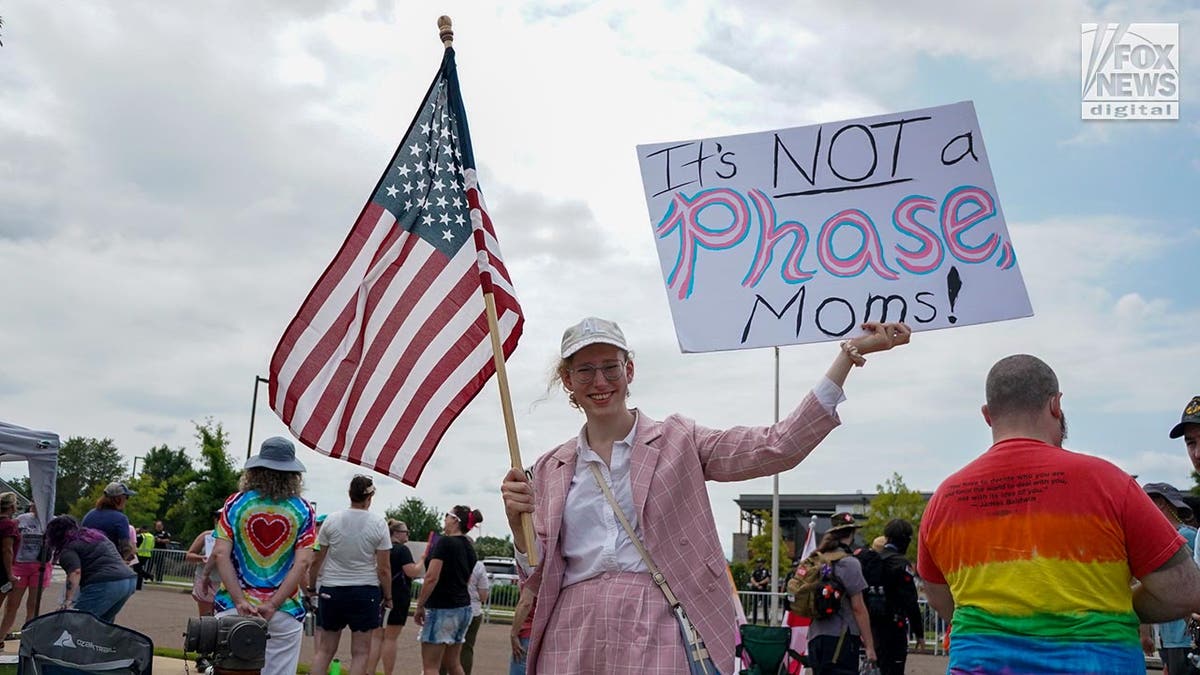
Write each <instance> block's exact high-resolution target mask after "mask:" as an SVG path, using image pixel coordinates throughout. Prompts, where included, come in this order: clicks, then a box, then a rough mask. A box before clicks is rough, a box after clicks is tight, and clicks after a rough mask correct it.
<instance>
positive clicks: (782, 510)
mask: <svg viewBox="0 0 1200 675" xmlns="http://www.w3.org/2000/svg"><path fill="white" fill-rule="evenodd" d="M921 496H922V497H924V498H925V501H929V498H930V497H932V496H933V493H932V492H922V493H921ZM874 498H875V493H874V492H851V493H830V494H792V495H784V494H781V495H779V540H780V543H781V545H782V546H783V548H782V550H781V551H780V554H779V559H780V560H791V559H792V558H794V557H795V556H796V552H797V551H799V550H800V547H801V546H803V545H804V535H805V533H806V532H807V531H808V521H809V518H811V517H812V516H816V517H817V532H818V533H821V532H824V531H825V530H827V529H829V517H830V516H832V515H833V514H835V513H841V512H848V513H853V514H854V515H855V517H856V518H858V519H859V520H866V518H867V509H868V507H869V506H870V505H871V500H872V499H874ZM733 502H734V503H735V504H737V505H738V509H739V513H738V530H737V532H734V533H733V561H732V562H747V559H748V557H749V556H748V552H747V551H748V549H747V545H748V542H749V541H750V537H753V536H756V535H758V534H759V533H761V532H762V531H763V526H764V524H765V523H764V522H763V519H762V518H761V517H760V516H759V515H758V512H760V511H765V512H767V513H770V512H771V495H770V494H757V495H741V496H739V497H738V498H737V499H735V500H733Z"/></svg>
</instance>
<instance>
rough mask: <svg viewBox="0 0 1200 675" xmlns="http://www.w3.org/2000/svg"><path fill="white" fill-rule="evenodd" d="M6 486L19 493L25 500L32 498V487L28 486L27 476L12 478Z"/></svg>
mask: <svg viewBox="0 0 1200 675" xmlns="http://www.w3.org/2000/svg"><path fill="white" fill-rule="evenodd" d="M8 484H9V485H11V486H12V487H13V489H14V490H16V491H17V492H20V493H21V496H22V497H25V498H26V499H32V498H33V486H32V485H30V484H29V476H21V477H20V478H14V479H12V480H10V481H8Z"/></svg>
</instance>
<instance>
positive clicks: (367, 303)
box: [270, 49, 524, 485]
mask: <svg viewBox="0 0 1200 675" xmlns="http://www.w3.org/2000/svg"><path fill="white" fill-rule="evenodd" d="M484 292H492V293H493V297H494V299H495V303H496V312H497V317H498V321H499V327H500V341H501V344H502V347H503V351H504V356H505V357H506V358H507V357H508V356H509V355H511V354H512V352H513V350H514V349H516V346H517V340H518V338H519V337H520V336H521V331H522V327H523V326H524V318H523V316H522V314H521V308H520V305H518V303H517V299H516V293H515V291H514V290H513V286H512V280H511V278H510V277H509V274H508V270H507V269H506V268H505V266H504V262H503V260H502V259H501V257H500V247H499V244H498V242H497V240H496V232H495V230H494V228H493V227H492V223H491V220H490V219H489V218H488V215H487V210H486V209H485V207H484V203H483V196H482V194H481V193H480V190H479V182H478V176H477V174H476V170H475V158H474V154H473V152H472V150H471V139H470V134H469V132H468V129H467V117H466V111H465V109H464V108H463V102H462V95H461V93H460V91H459V86H458V75H457V72H456V70H455V63H454V50H453V49H447V50H446V53H445V57H444V58H443V60H442V65H441V67H440V68H439V69H438V73H437V76H436V77H435V78H434V80H433V84H431V85H430V87H429V91H428V92H426V94H425V99H424V101H423V102H422V104H421V107H420V109H419V110H418V111H417V115H416V117H415V118H414V119H413V122H412V125H411V126H410V127H409V129H408V132H407V133H406V134H405V136H404V140H403V142H402V143H401V144H400V147H399V148H398V149H397V150H396V153H395V155H394V156H393V157H392V161H391V162H390V163H389V164H388V167H387V170H386V171H385V172H384V174H383V177H382V178H381V179H380V180H379V183H378V184H377V185H376V186H375V189H374V191H373V192H372V193H371V197H370V199H369V200H368V201H367V204H366V206H364V207H363V210H362V213H360V214H359V217H358V220H356V221H355V223H354V226H353V227H352V228H351V230H350V234H349V235H348V236H347V237H346V240H345V242H344V243H343V244H342V248H341V250H339V251H338V253H337V256H335V257H334V259H333V261H332V262H331V263H330V264H329V267H327V268H326V269H325V272H324V274H322V275H321V278H320V279H319V280H318V281H317V284H316V286H314V287H313V289H312V291H310V292H309V294H308V297H307V298H306V299H305V301H304V304H303V305H301V307H300V311H299V312H298V313H297V314H296V317H295V318H294V319H292V322H291V324H289V325H288V327H287V330H286V331H284V334H283V337H282V338H280V340H279V345H278V346H277V347H276V348H275V353H274V354H273V355H272V357H271V367H270V396H271V407H272V408H273V409H274V410H275V412H276V413H278V414H279V416H280V418H282V419H283V421H284V422H285V423H286V424H287V425H288V427H289V428H290V429H291V430H292V432H293V433H294V434H295V435H296V436H297V437H298V438H299V439H300V441H301V442H302V443H304V444H305V445H307V446H308V447H310V448H312V449H314V450H317V451H318V452H322V453H324V454H326V455H329V456H330V457H335V458H338V459H343V460H345V461H348V462H351V463H354V464H359V465H362V466H366V467H370V468H372V469H374V470H375V471H378V472H380V473H384V474H388V475H390V476H393V477H395V478H399V479H400V480H401V481H403V482H404V483H406V484H408V485H416V484H417V481H418V480H419V479H420V477H421V472H422V471H423V470H424V468H425V464H426V463H427V462H428V461H429V458H430V456H431V455H432V454H433V451H434V449H435V448H436V447H437V444H438V442H439V441H440V440H441V438H442V436H443V435H444V434H445V433H446V430H447V429H448V428H449V426H450V424H451V423H452V422H453V421H454V420H455V418H457V417H458V415H459V413H461V412H462V411H463V409H464V408H466V406H467V404H468V403H470V402H471V400H472V399H474V398H475V395H476V394H478V393H479V392H480V390H481V389H482V388H483V386H484V384H485V383H486V382H487V380H488V378H490V377H491V376H492V374H493V373H495V370H496V368H495V364H494V363H493V360H492V348H491V342H490V337H489V334H488V323H487V316H486V313H485V309H484V297H483V293H484Z"/></svg>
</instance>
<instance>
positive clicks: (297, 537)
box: [213, 436, 316, 675]
mask: <svg viewBox="0 0 1200 675" xmlns="http://www.w3.org/2000/svg"><path fill="white" fill-rule="evenodd" d="M245 469H246V470H245V471H244V472H243V473H242V480H241V484H240V485H239V486H238V487H239V492H238V493H237V494H234V495H233V496H232V497H230V498H229V499H228V500H226V502H225V506H224V508H222V509H221V513H220V516H219V519H218V521H217V528H216V531H215V533H214V534H215V536H216V542H215V543H214V545H213V555H214V556H215V557H216V560H217V569H218V570H219V571H220V573H221V583H222V587H221V590H220V591H218V592H217V595H216V598H215V599H214V602H213V605H214V606H215V608H216V611H217V615H218V616H220V615H229V614H241V615H243V616H258V617H262V618H263V619H265V620H266V621H267V625H268V630H269V632H270V635H271V639H270V640H268V641H267V653H266V663H265V665H264V666H263V669H262V673H263V675H291V674H292V673H295V672H296V664H297V662H298V661H299V660H300V640H301V638H302V637H303V620H304V613H305V610H304V605H303V603H301V602H300V581H301V577H302V576H303V575H304V573H305V571H306V570H307V569H308V565H309V563H310V562H311V561H312V554H313V552H312V547H313V543H314V542H315V541H316V527H315V515H314V513H313V509H312V506H311V505H310V504H309V503H308V502H307V501H305V500H304V499H303V498H302V497H301V496H300V490H301V485H302V482H301V474H302V473H303V472H304V465H303V464H301V463H300V461H299V460H298V459H296V448H295V446H294V445H292V442H291V441H289V440H287V439H286V438H281V437H278V436H275V437H272V438H268V439H267V440H265V441H263V444H262V449H261V450H260V451H259V453H258V454H257V455H255V456H254V457H251V458H250V459H248V460H246V466H245Z"/></svg>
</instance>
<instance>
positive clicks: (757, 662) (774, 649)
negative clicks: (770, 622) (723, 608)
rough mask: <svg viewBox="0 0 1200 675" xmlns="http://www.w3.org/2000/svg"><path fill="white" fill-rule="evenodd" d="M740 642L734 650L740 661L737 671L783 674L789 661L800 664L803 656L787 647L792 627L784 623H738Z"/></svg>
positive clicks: (752, 674)
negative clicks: (779, 624) (739, 668)
mask: <svg viewBox="0 0 1200 675" xmlns="http://www.w3.org/2000/svg"><path fill="white" fill-rule="evenodd" d="M738 632H739V633H740V634H741V636H742V641H741V644H739V645H738V646H737V649H736V650H735V652H734V654H735V655H736V656H737V658H738V660H739V661H741V663H742V664H743V666H744V667H743V668H742V670H741V672H740V675H786V673H790V672H793V668H792V666H793V665H796V666H801V667H802V666H804V665H805V660H804V657H803V656H800V655H799V654H797V653H796V651H795V650H793V649H792V648H791V645H792V629H791V628H789V627H787V626H756V625H754V624H749V623H746V624H742V625H741V626H740V627H739V628H738Z"/></svg>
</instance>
